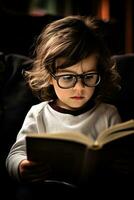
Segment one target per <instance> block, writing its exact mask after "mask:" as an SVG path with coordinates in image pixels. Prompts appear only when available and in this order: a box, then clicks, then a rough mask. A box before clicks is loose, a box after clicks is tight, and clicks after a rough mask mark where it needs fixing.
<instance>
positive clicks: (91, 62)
mask: <svg viewBox="0 0 134 200" xmlns="http://www.w3.org/2000/svg"><path fill="white" fill-rule="evenodd" d="M67 63H70V65H68V64H67ZM66 64H67V65H66ZM97 64H98V55H97V54H92V55H89V56H88V57H86V58H84V59H82V60H80V61H78V62H73V64H71V61H69V60H68V59H67V58H64V57H60V58H57V60H56V68H57V69H65V68H77V67H79V66H81V67H82V68H85V67H86V68H88V67H89V68H96V66H97ZM61 66H64V67H61Z"/></svg>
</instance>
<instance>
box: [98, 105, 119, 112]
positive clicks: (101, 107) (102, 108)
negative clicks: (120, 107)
mask: <svg viewBox="0 0 134 200" xmlns="http://www.w3.org/2000/svg"><path fill="white" fill-rule="evenodd" d="M98 107H99V108H100V109H101V110H110V111H117V108H116V106H115V105H113V104H109V103H100V104H99V106H98Z"/></svg>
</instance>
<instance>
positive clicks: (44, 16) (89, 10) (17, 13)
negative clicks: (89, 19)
mask: <svg viewBox="0 0 134 200" xmlns="http://www.w3.org/2000/svg"><path fill="white" fill-rule="evenodd" d="M76 14H80V15H87V16H95V17H97V18H98V19H99V20H100V25H101V27H102V32H103V34H104V38H105V40H106V42H107V45H108V47H109V49H110V51H111V54H124V53H132V52H133V51H134V39H133V35H134V25H133V24H134V22H133V19H134V1H133V0H79V1H76V0H0V27H1V28H0V30H1V31H0V51H4V52H5V53H11V52H12V53H19V54H24V55H31V54H32V52H33V49H34V44H35V41H36V38H37V36H38V35H39V33H40V32H41V30H42V29H43V27H44V26H45V25H46V24H48V23H49V22H51V21H53V20H56V19H59V18H62V17H64V16H68V15H76Z"/></svg>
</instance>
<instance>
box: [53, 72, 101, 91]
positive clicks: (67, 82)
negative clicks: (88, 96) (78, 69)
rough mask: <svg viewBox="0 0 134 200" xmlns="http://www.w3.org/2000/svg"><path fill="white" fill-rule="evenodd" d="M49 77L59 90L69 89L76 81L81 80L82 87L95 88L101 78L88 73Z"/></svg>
mask: <svg viewBox="0 0 134 200" xmlns="http://www.w3.org/2000/svg"><path fill="white" fill-rule="evenodd" d="M51 76H52V77H53V78H54V79H55V80H56V81H57V84H58V86H59V87H60V88H63V89H69V88H72V87H74V86H75V85H76V83H77V82H78V79H81V82H82V84H83V85H85V86H87V87H95V86H97V85H98V84H99V83H100V80H101V77H100V75H99V73H97V72H88V73H85V74H76V75H75V74H63V75H57V76H56V75H54V74H51Z"/></svg>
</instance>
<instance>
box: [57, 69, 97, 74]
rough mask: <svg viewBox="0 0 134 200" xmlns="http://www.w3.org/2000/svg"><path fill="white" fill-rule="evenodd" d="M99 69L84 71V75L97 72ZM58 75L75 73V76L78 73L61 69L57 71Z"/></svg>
mask: <svg viewBox="0 0 134 200" xmlns="http://www.w3.org/2000/svg"><path fill="white" fill-rule="evenodd" d="M96 71H97V69H90V70H87V71H83V73H88V72H96ZM57 73H71V74H72V73H73V74H77V72H76V71H73V70H66V69H65V70H64V69H60V70H58V71H57Z"/></svg>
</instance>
